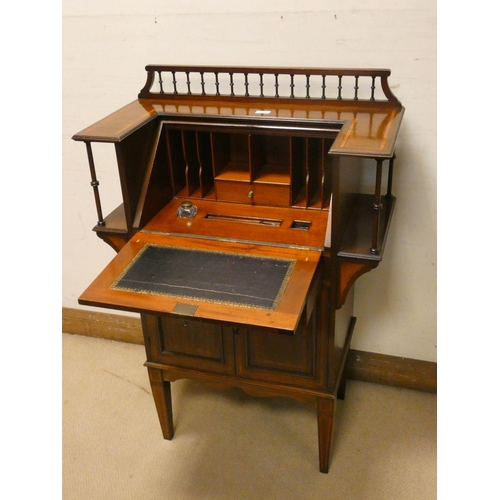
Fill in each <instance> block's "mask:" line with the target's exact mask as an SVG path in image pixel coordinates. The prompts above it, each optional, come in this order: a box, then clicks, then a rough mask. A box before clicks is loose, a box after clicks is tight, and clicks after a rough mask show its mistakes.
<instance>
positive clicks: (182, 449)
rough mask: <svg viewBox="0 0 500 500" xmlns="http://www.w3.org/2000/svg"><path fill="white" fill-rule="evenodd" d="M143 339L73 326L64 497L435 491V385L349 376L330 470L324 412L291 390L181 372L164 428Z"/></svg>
mask: <svg viewBox="0 0 500 500" xmlns="http://www.w3.org/2000/svg"><path fill="white" fill-rule="evenodd" d="M144 361H145V353H144V348H143V347H142V346H139V345H134V344H125V343H120V342H113V341H108V340H102V339H94V338H89V337H82V336H77V335H67V334H63V499H64V500H73V499H74V500H77V499H78V500H98V499H105V500H115V499H116V500H127V499H130V500H139V499H140V500H156V499H162V500H165V499H166V500H170V499H172V500H185V499H186V500H205V499H207V500H208V499H210V500H212V499H214V500H245V499H252V500H254V499H259V500H260V499H266V500H267V499H270V500H274V499H277V500H278V499H287V500H294V499H297V500H310V499H311V500H314V499H318V500H319V499H335V500H375V499H380V500H382V499H383V500H388V499H398V500H412V499H415V500H427V499H435V498H436V490H437V488H436V462H437V460H436V454H437V453H436V442H437V438H436V420H437V419H436V396H435V395H432V394H427V393H420V392H416V391H409V390H403V389H397V388H390V387H386V386H381V385H376V384H369V383H365V382H357V381H351V380H349V381H348V383H347V393H346V399H345V401H341V402H340V403H339V405H338V411H337V414H336V428H335V430H334V435H333V442H332V448H333V452H332V458H331V465H330V472H329V474H321V473H320V472H319V470H318V448H317V433H316V413H315V409H314V408H313V407H309V406H305V405H302V404H300V403H298V402H295V401H293V400H287V399H284V398H255V397H251V396H248V395H246V394H245V393H243V392H241V391H239V390H237V389H234V390H231V391H227V392H219V391H215V390H212V389H208V388H206V387H204V386H202V385H200V384H199V383H196V382H193V381H178V382H175V383H173V384H172V398H173V406H174V426H175V436H174V439H173V440H172V441H165V440H164V439H163V438H162V435H161V431H160V426H159V423H158V418H157V415H156V410H155V407H154V402H153V398H152V396H151V389H150V387H149V381H148V376H147V371H146V368H144V367H143V363H144Z"/></svg>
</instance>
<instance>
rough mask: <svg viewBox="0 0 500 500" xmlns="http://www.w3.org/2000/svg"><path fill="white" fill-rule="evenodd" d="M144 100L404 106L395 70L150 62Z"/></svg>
mask: <svg viewBox="0 0 500 500" xmlns="http://www.w3.org/2000/svg"><path fill="white" fill-rule="evenodd" d="M146 71H147V75H148V76H147V81H146V84H145V85H144V87H143V88H142V90H141V91H140V93H139V99H161V98H171V97H176V98H177V97H179V98H202V99H203V98H207V99H209V98H214V97H215V98H221V97H224V98H270V99H311V100H320V101H321V100H329V101H354V102H358V101H364V102H376V103H383V102H386V103H390V104H393V105H396V106H398V107H399V106H400V103H399V101H398V99H397V98H396V97H395V96H394V94H393V93H392V92H391V90H390V88H389V84H388V77H389V76H390V74H391V71H390V70H389V69H347V68H344V69H342V68H274V67H235V66H172V65H155V64H150V65H148V66H146Z"/></svg>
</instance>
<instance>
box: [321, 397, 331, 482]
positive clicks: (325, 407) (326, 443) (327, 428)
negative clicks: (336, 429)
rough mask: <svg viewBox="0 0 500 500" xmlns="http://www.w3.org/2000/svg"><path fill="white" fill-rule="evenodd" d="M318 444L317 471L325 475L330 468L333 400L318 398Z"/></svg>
mask: <svg viewBox="0 0 500 500" xmlns="http://www.w3.org/2000/svg"><path fill="white" fill-rule="evenodd" d="M317 410H318V444H319V470H320V472H324V473H327V472H328V469H329V468H330V446H331V442H332V430H333V416H334V412H335V399H333V398H323V397H318V402H317Z"/></svg>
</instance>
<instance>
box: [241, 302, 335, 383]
mask: <svg viewBox="0 0 500 500" xmlns="http://www.w3.org/2000/svg"><path fill="white" fill-rule="evenodd" d="M320 307H321V303H320V299H318V300H317V301H316V306H315V307H314V309H313V310H312V313H311V314H310V316H309V317H308V314H307V313H306V311H305V312H304V313H303V315H302V317H301V320H300V322H299V326H298V328H297V330H296V331H295V333H294V335H286V334H276V333H275V332H269V331H266V330H259V329H256V328H245V329H242V333H241V334H240V335H237V336H235V352H236V370H237V373H238V375H240V376H243V377H245V378H249V379H254V380H262V381H273V382H277V383H284V384H287V385H289V384H292V385H297V386H299V387H309V388H311V389H312V388H320V387H323V386H324V385H325V377H326V373H325V370H324V366H325V364H326V360H325V359H324V357H325V353H326V352H327V349H326V343H327V339H326V332H327V329H326V328H325V329H324V328H321V324H320V323H321V320H322V314H321V311H320Z"/></svg>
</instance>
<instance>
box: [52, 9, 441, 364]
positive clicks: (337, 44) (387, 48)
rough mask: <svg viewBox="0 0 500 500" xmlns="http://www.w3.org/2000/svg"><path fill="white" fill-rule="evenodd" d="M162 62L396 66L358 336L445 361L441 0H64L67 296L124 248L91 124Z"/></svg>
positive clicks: (110, 181) (110, 156)
mask: <svg viewBox="0 0 500 500" xmlns="http://www.w3.org/2000/svg"><path fill="white" fill-rule="evenodd" d="M149 63H164V64H186V65H187V64H203V65H210V64H214V65H224V64H230V65H242V66H251V65H261V66H266V65H270V66H326V67H384V68H390V69H391V70H392V76H391V77H390V79H389V83H390V84H391V88H392V90H393V92H394V93H395V95H396V96H397V97H398V98H399V99H400V100H401V102H402V103H403V105H404V106H405V108H406V113H405V118H404V120H403V125H402V128H401V132H400V136H399V139H398V145H397V148H396V151H397V155H398V159H397V162H396V170H395V181H394V194H395V195H396V196H397V198H398V202H397V205H396V212H395V215H394V218H393V222H392V228H391V232H390V236H389V240H388V243H387V246H386V250H385V254H384V260H383V262H382V263H381V264H380V266H379V267H378V268H377V269H376V270H374V271H372V272H370V273H368V274H366V275H364V276H363V277H361V278H360V279H359V280H358V282H357V283H356V288H355V304H356V305H355V313H356V316H357V317H358V323H357V328H356V332H355V336H354V340H353V345H352V347H353V348H355V349H361V350H365V351H372V352H378V353H383V354H390V355H396V356H404V357H408V358H416V359H422V360H429V361H435V360H436V153H437V152H436V135H437V131H436V4H435V0H406V1H402V0H343V1H341V2H340V1H332V0H321V1H308V2H306V1H284V0H274V1H272V2H270V1H262V0H254V1H253V2H248V1H241V0H232V1H229V0H228V1H221V0H212V1H211V2H204V1H201V0H190V1H183V2H172V1H170V2H168V1H163V2H160V1H159V0H143V1H142V2H132V1H130V0H120V1H117V0H109V1H107V2H103V1H101V0H89V1H81V0H78V1H77V0H64V3H63V125H62V133H63V140H62V144H63V157H62V159H63V199H62V202H63V290H62V292H63V296H62V299H63V300H62V302H63V304H62V305H63V306H66V307H80V306H78V304H77V298H78V296H79V294H80V293H81V292H82V291H83V290H84V289H85V288H86V287H87V286H88V284H89V283H90V282H91V281H92V280H93V279H94V278H95V276H96V275H97V273H99V272H100V271H101V269H102V268H103V267H104V266H105V265H106V264H107V262H108V261H109V260H110V259H111V258H112V257H113V255H114V251H113V250H111V248H110V247H108V246H107V245H106V244H105V243H103V242H102V241H101V240H99V239H98V238H97V236H96V235H95V234H94V233H93V232H92V227H93V226H94V225H95V223H96V220H97V219H96V212H95V205H94V199H93V194H92V189H91V187H90V184H89V182H90V176H89V172H88V164H87V159H86V152H85V147H84V145H83V144H82V143H76V142H74V141H72V140H71V136H72V135H73V134H74V133H76V132H78V131H80V130H81V129H83V128H84V127H86V126H88V125H90V124H92V123H94V122H95V121H97V120H99V119H100V118H103V117H104V116H106V115H107V114H109V113H111V112H113V111H114V110H116V109H117V108H119V107H121V106H123V105H125V104H127V103H128V102H130V101H132V100H134V99H135V98H136V96H137V93H138V92H139V90H140V89H141V88H142V86H143V84H144V82H145V76H146V73H145V71H144V66H145V65H146V64H149ZM96 167H97V176H98V179H99V181H100V183H101V185H100V192H101V198H102V202H103V210H104V212H105V214H106V213H107V212H109V211H110V210H111V209H113V208H114V207H115V206H116V205H118V203H119V200H120V193H119V184H118V181H117V172H116V164H115V160H114V149H113V146H111V145H110V146H105V147H104V148H99V147H98V148H96Z"/></svg>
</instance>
